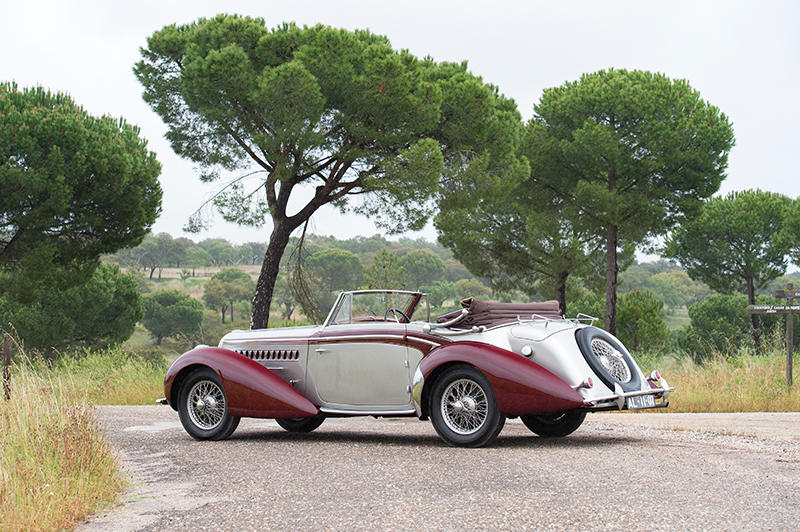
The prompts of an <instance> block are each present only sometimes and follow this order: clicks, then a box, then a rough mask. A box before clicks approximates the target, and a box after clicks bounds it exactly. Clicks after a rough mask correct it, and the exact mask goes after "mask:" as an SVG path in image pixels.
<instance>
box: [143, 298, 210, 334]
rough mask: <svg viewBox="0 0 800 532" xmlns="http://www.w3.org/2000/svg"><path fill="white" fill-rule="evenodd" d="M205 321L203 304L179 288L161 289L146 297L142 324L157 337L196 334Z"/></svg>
mask: <svg viewBox="0 0 800 532" xmlns="http://www.w3.org/2000/svg"><path fill="white" fill-rule="evenodd" d="M202 321H203V305H202V304H201V303H200V302H199V301H198V300H196V299H193V298H192V297H191V296H189V295H188V294H184V293H182V292H180V291H178V290H161V291H158V292H154V293H153V294H150V295H147V296H145V297H144V318H143V319H142V324H143V325H144V326H145V327H146V328H147V330H149V331H150V333H151V334H152V335H153V336H154V337H155V338H156V345H161V340H162V339H163V338H165V337H169V336H177V335H180V334H186V335H189V334H194V333H196V332H197V331H198V329H199V328H200V324H201V323H202Z"/></svg>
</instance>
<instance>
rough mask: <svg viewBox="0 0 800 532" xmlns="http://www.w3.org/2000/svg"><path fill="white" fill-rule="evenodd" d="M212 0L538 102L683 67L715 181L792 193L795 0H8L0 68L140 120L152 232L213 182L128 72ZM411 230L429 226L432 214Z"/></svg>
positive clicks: (345, 221)
mask: <svg viewBox="0 0 800 532" xmlns="http://www.w3.org/2000/svg"><path fill="white" fill-rule="evenodd" d="M219 12H226V13H238V14H242V15H250V16H258V17H262V18H264V19H266V21H267V25H268V26H269V27H273V26H276V25H278V24H280V23H282V22H289V21H293V22H296V23H298V24H300V25H304V24H308V25H312V24H317V23H322V24H327V25H330V26H335V27H344V28H348V29H356V28H367V29H369V30H370V31H372V32H374V33H378V34H383V35H386V36H388V37H389V39H390V40H391V42H392V44H393V46H394V47H395V48H407V49H409V50H410V51H411V52H412V53H413V54H415V55H417V56H425V55H430V56H432V57H433V58H434V59H436V60H437V61H463V60H467V61H468V62H469V65H470V70H471V71H472V72H473V73H475V74H477V75H480V76H482V77H483V79H484V80H485V81H488V82H490V83H493V84H495V85H497V86H498V87H499V88H500V91H501V92H502V93H504V94H505V95H506V96H509V97H511V98H513V99H514V100H515V101H516V102H517V105H518V106H519V110H520V112H521V113H522V115H523V117H524V118H525V119H526V120H527V119H529V118H530V117H531V116H532V115H533V105H534V104H535V103H536V102H537V101H538V99H539V97H540V95H541V93H542V90H543V89H545V88H548V87H553V86H557V85H561V84H563V83H564V82H566V81H571V80H575V79H577V78H578V77H580V75H581V74H582V73H584V72H593V71H596V70H600V69H604V68H608V67H615V68H626V69H646V70H650V71H654V72H663V73H664V74H666V75H668V76H670V77H672V78H685V79H688V80H689V81H690V83H691V85H692V86H693V87H694V88H695V89H697V90H698V91H700V94H701V95H702V97H703V98H704V99H705V100H707V101H709V102H711V103H712V104H714V105H716V106H717V107H719V108H720V109H721V110H722V111H723V112H724V113H726V114H727V115H728V116H729V118H730V119H731V121H732V123H733V127H734V132H735V135H736V146H735V147H734V148H733V151H732V152H731V155H730V160H729V166H728V178H727V179H726V180H725V181H724V182H723V184H722V189H721V191H720V193H727V192H729V191H732V190H742V189H746V188H754V187H758V188H761V189H762V190H769V191H773V192H780V193H783V194H786V195H789V196H791V197H792V198H795V197H797V196H798V195H800V175H798V170H797V161H796V158H797V153H798V147H800V146H798V144H800V143H799V142H798V133H797V127H798V126H797V125H798V124H800V110H799V109H800V107H799V106H798V100H797V99H798V93H799V92H800V91H798V88H800V32H798V28H799V27H800V2H791V1H785V2H779V1H769V0H767V1H759V2H756V1H753V2H734V1H716V2H703V1H699V0H695V1H687V2H678V1H669V2H655V1H647V2H643V1H631V2H622V1H619V2H596V1H587V2H571V1H559V2H556V1H553V2H534V1H522V0H520V1H499V0H495V1H493V2H487V1H483V2H478V1H465V0H460V1H436V0H427V1H416V0H403V1H394V2H389V1H385V2H380V1H377V0H372V1H367V0H362V1H355V0H353V1H333V0H331V1H267V0H264V1H261V2H256V1H250V2H248V1H227V2H208V1H191V2H178V1H169V0H161V1H158V2H155V1H149V0H148V1H141V0H140V1H136V2H114V1H109V0H104V1H96V2H88V1H87V2H78V1H75V2H70V1H64V0H60V1H50V2H37V1H35V0H28V1H25V2H23V1H13V0H10V1H7V2H4V5H3V8H2V10H0V39H1V40H2V51H0V80H4V81H5V80H13V81H16V82H17V83H18V84H19V85H20V86H25V87H28V86H34V85H41V86H43V87H45V88H47V89H50V90H53V91H60V92H67V93H69V94H70V95H71V96H72V97H73V98H74V99H75V101H76V102H77V103H78V104H80V105H82V106H84V108H86V109H87V110H88V111H89V112H90V113H92V114H96V115H100V114H110V115H112V116H122V117H125V118H126V119H127V120H128V122H130V123H133V124H136V125H138V126H140V127H141V130H142V135H143V136H144V137H145V138H146V139H148V141H149V147H150V149H152V150H153V151H155V152H156V153H157V155H158V159H159V161H161V163H162V165H163V172H162V174H161V185H162V187H163V189H164V201H163V206H162V207H163V212H162V214H161V217H160V218H159V219H158V221H157V222H156V224H155V226H154V228H153V230H154V232H160V231H166V232H169V233H171V234H172V235H173V236H180V235H181V228H182V226H183V225H184V224H185V222H186V220H187V219H188V217H189V215H190V214H191V213H192V212H193V211H194V210H195V209H196V208H197V207H198V206H199V205H200V204H201V203H202V202H203V200H205V199H207V198H208V197H209V196H210V195H211V194H212V193H213V192H214V191H215V190H216V187H215V186H214V185H201V184H200V182H199V180H198V178H197V175H198V174H197V172H196V171H195V169H194V167H193V164H192V163H191V162H188V161H185V160H183V159H181V158H179V157H178V156H176V155H175V154H174V153H173V152H172V150H171V149H170V146H169V144H168V143H167V142H166V140H165V139H164V133H165V131H166V128H165V127H164V125H163V123H162V122H161V120H160V119H159V118H158V116H156V115H155V113H153V112H152V111H151V110H150V108H149V107H148V106H147V105H146V104H145V103H144V101H143V100H142V98H141V87H140V85H139V83H138V81H137V80H136V78H135V77H134V75H133V73H132V66H133V64H134V63H135V62H136V61H138V60H139V47H141V46H144V45H145V41H146V38H147V37H148V36H149V35H151V34H152V33H153V32H155V31H156V30H158V29H160V28H162V27H163V26H165V25H167V24H172V23H178V24H183V23H189V22H192V21H194V20H196V19H197V18H199V17H210V16H213V15H215V14H217V13H219ZM269 229H270V228H269V227H266V228H262V229H244V228H240V227H237V226H236V225H232V224H227V223H224V222H223V221H222V220H220V219H218V220H217V221H216V222H215V223H214V225H213V227H212V228H211V229H210V230H208V231H204V232H203V233H200V234H199V235H189V236H190V237H191V238H193V239H195V240H198V239H202V238H206V237H223V238H227V239H228V240H230V241H233V242H237V243H241V242H245V241H248V240H260V241H265V240H266V239H267V238H268V236H269ZM311 229H312V231H313V232H315V233H318V234H326V235H327V234H332V235H334V236H336V237H338V238H349V237H352V236H356V235H367V236H368V235H372V234H374V233H377V232H379V231H378V229H376V228H375V226H374V225H373V224H372V223H371V222H370V221H369V220H367V219H365V218H362V217H358V216H354V215H341V214H339V213H338V211H336V210H335V209H333V208H323V209H322V210H321V211H319V212H318V213H317V214H316V215H315V216H314V218H313V219H312V227H311ZM409 236H412V237H416V236H424V237H426V238H428V239H434V238H435V237H436V234H435V231H434V229H433V228H432V227H431V226H430V225H429V226H428V228H426V229H425V230H424V231H422V232H421V233H414V234H409Z"/></svg>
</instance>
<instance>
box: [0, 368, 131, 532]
mask: <svg viewBox="0 0 800 532" xmlns="http://www.w3.org/2000/svg"><path fill="white" fill-rule="evenodd" d="M0 450H1V451H2V453H0V530H3V531H6V530H7V531H12V530H15V531H16V530H65V529H71V528H73V527H74V526H75V525H76V524H77V523H78V522H79V521H80V520H81V519H83V518H84V517H85V516H86V515H88V514H89V513H90V512H92V511H94V510H95V509H97V508H98V506H101V505H103V504H107V503H110V502H112V501H113V500H114V499H115V498H116V497H117V495H118V493H119V492H120V491H121V490H122V488H123V486H124V481H123V480H122V478H121V477H120V475H119V472H118V469H117V463H116V458H115V457H114V455H113V453H112V451H111V447H110V445H109V444H108V442H106V440H104V439H103V437H102V435H101V433H100V431H99V429H98V427H97V424H96V423H95V421H94V419H93V418H92V415H91V412H90V407H89V403H88V397H87V395H86V394H85V393H83V392H81V391H80V388H77V387H76V386H75V383H74V382H70V381H69V380H65V379H63V378H62V377H60V376H58V375H56V374H53V373H50V372H49V370H46V369H45V368H43V367H35V366H34V365H31V364H24V363H23V364H18V365H16V366H15V367H14V370H13V375H12V396H11V400H10V401H2V402H0Z"/></svg>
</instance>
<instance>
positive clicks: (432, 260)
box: [399, 249, 445, 290]
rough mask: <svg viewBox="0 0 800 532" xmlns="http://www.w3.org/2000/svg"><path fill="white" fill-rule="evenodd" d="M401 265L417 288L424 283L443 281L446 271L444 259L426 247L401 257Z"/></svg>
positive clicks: (412, 284) (413, 285)
mask: <svg viewBox="0 0 800 532" xmlns="http://www.w3.org/2000/svg"><path fill="white" fill-rule="evenodd" d="M399 266H400V268H402V269H403V271H404V272H405V275H406V277H407V278H408V279H409V281H410V284H411V286H412V287H414V288H415V289H416V290H419V287H420V286H422V285H425V284H432V283H435V282H438V281H441V280H442V279H443V277H444V272H445V267H444V262H443V261H442V259H440V258H439V257H437V256H436V255H434V254H433V253H431V252H430V251H427V250H424V249H419V250H417V251H412V252H411V253H409V254H408V255H405V256H404V257H403V258H401V259H400V262H399Z"/></svg>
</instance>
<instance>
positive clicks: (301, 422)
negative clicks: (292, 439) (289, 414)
mask: <svg viewBox="0 0 800 532" xmlns="http://www.w3.org/2000/svg"><path fill="white" fill-rule="evenodd" d="M275 421H277V422H278V425H280V426H281V428H283V430H286V431H288V432H311V431H312V430H314V429H316V428H317V427H319V426H320V425H322V422H323V421H325V416H322V415H319V414H317V415H316V416H311V417H298V418H293V419H288V418H285V419H283V418H282V419H276V420H275Z"/></svg>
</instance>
